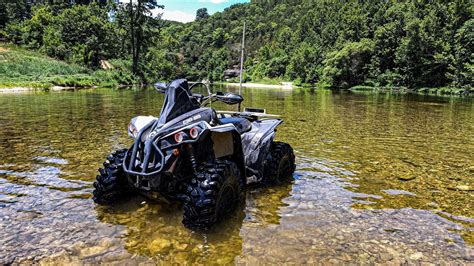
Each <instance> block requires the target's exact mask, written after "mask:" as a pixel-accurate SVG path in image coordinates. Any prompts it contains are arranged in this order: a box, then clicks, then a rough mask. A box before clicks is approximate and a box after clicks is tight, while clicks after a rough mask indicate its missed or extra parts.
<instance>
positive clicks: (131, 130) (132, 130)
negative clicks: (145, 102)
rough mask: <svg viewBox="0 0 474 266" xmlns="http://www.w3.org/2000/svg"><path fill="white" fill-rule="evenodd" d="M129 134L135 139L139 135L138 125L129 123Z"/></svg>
mask: <svg viewBox="0 0 474 266" xmlns="http://www.w3.org/2000/svg"><path fill="white" fill-rule="evenodd" d="M128 135H129V136H130V137H132V138H134V139H136V138H137V136H138V130H137V127H136V126H135V125H134V124H133V123H130V124H128Z"/></svg>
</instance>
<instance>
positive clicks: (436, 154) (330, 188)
mask: <svg viewBox="0 0 474 266" xmlns="http://www.w3.org/2000/svg"><path fill="white" fill-rule="evenodd" d="M243 96H244V98H245V101H244V106H248V107H262V108H266V109H267V112H268V113H275V114H281V115H282V118H283V119H284V120H285V123H284V124H283V125H282V126H281V127H280V128H279V130H278V132H277V139H278V140H282V141H286V142H289V143H290V144H291V145H292V146H293V147H294V149H295V153H296V163H297V167H296V172H295V174H294V178H295V181H294V182H293V183H292V184H288V185H282V186H276V187H275V186H274V187H251V188H249V189H248V190H247V196H246V203H245V206H242V208H241V209H240V210H239V211H237V212H236V213H235V214H234V216H233V217H232V218H230V219H229V220H227V221H225V222H223V223H221V224H220V225H219V226H217V227H216V228H214V230H212V231H211V232H207V233H202V232H193V231H190V230H188V229H186V228H185V227H184V226H183V225H182V224H181V218H182V209H181V206H179V204H168V203H163V202H153V201H148V200H146V199H144V198H142V197H135V198H132V199H130V200H129V201H126V202H124V203H123V204H121V205H118V206H113V207H101V206H97V205H95V204H94V203H93V201H92V200H91V192H92V182H93V180H94V178H95V175H96V170H97V168H98V167H99V166H100V164H101V162H102V161H103V160H104V158H105V156H106V155H107V154H108V153H110V152H111V151H113V150H115V149H118V148H121V147H127V146H128V145H130V144H131V140H130V139H129V138H128V136H127V130H126V128H127V124H128V122H129V120H130V118H132V117H133V116H135V115H148V114H150V115H158V114H159V110H160V107H161V103H162V100H163V95H162V94H159V93H157V92H154V91H153V90H151V89H143V90H110V89H97V90H82V91H75V92H69V91H64V92H50V93H34V92H32V93H22V94H2V95H0V114H1V115H0V263H2V264H3V263H12V262H13V263H14V262H41V263H51V264H54V263H73V264H82V263H96V262H116V263H124V262H133V263H135V262H143V263H156V262H176V263H185V262H188V263H206V264H210V263H212V264H213V263H219V264H223V263H251V264H253V263H283V262H293V263H315V262H319V263H329V264H337V263H344V262H346V263H347V262H350V263H374V262H375V263H386V262H392V263H396V264H398V263H421V262H434V263H443V262H454V263H468V264H470V263H474V246H473V245H474V103H473V100H472V98H437V97H429V96H417V95H393V94H374V93H351V92H331V91H319V90H309V89H296V90H269V89H245V90H244V92H243ZM215 107H219V108H227V109H230V108H232V107H226V106H222V105H217V106H215Z"/></svg>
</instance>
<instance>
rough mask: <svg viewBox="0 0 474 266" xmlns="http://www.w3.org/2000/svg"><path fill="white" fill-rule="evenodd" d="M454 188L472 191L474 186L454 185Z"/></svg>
mask: <svg viewBox="0 0 474 266" xmlns="http://www.w3.org/2000/svg"><path fill="white" fill-rule="evenodd" d="M456 189H457V190H461V191H474V187H470V186H468V185H459V186H456Z"/></svg>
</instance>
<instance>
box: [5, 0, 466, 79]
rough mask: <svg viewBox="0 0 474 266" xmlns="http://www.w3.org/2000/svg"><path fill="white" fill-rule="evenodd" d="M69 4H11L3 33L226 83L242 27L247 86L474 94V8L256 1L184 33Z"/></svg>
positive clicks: (199, 18)
mask: <svg viewBox="0 0 474 266" xmlns="http://www.w3.org/2000/svg"><path fill="white" fill-rule="evenodd" d="M32 2H34V3H35V4H34V5H32V4H31V3H32ZM43 2H47V4H46V3H43ZM66 2H67V3H65V2H64V1H26V0H24V1H12V0H5V1H4V2H2V3H0V15H2V16H0V17H1V19H0V31H1V32H3V34H4V35H5V36H6V37H7V39H8V40H9V41H10V42H13V43H16V44H19V45H23V46H25V47H27V48H30V49H38V50H40V51H42V52H45V53H46V54H48V55H50V56H52V57H55V58H59V59H64V60H66V61H69V62H73V63H76V64H80V65H83V66H86V67H89V68H93V69H94V68H98V67H99V66H100V62H101V60H104V59H105V60H109V61H110V60H114V59H115V60H121V61H127V62H129V63H127V64H125V65H130V67H131V69H130V71H132V72H133V73H134V74H135V75H136V76H138V77H140V79H141V80H144V81H153V80H157V79H173V78H177V77H188V78H190V79H210V80H223V79H224V75H223V73H224V71H225V70H227V69H238V65H239V59H240V42H241V38H242V29H243V28H242V27H243V22H244V21H245V22H246V25H247V35H246V58H245V69H246V73H245V80H247V81H261V80H269V79H273V80H292V81H296V82H297V83H301V84H303V83H304V84H306V83H312V84H315V83H320V84H327V85H330V86H334V87H341V88H345V87H352V86H356V85H363V86H366V85H368V86H382V87H383V86H397V87H400V86H402V87H408V88H421V87H423V88H430V87H442V86H458V87H463V86H465V87H472V85H473V71H474V70H473V69H474V67H473V64H474V63H473V61H474V58H473V52H472V51H473V50H474V49H473V43H474V35H473V28H474V20H473V19H472V14H473V11H474V10H473V9H474V4H473V2H472V1H463V0H451V1H414V0H405V1H398V0H384V1H356V0H350V1H319V0H317V1H313V0H280V1H276V0H253V1H252V2H251V3H247V4H235V5H232V6H231V7H229V8H227V9H225V10H224V11H223V12H217V13H215V14H213V15H212V16H209V14H208V12H207V10H206V9H205V8H203V9H199V10H198V12H197V14H196V20H195V21H194V22H191V23H186V24H182V23H177V22H169V21H162V20H160V18H159V17H152V13H151V10H152V9H155V8H161V7H162V6H159V5H158V4H157V2H156V1H155V0H139V1H124V2H121V4H111V3H108V1H105V0H103V1H87V0H83V1H76V4H74V5H71V4H68V3H69V1H66ZM2 12H3V13H2Z"/></svg>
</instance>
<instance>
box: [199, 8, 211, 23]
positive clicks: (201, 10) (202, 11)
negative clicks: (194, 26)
mask: <svg viewBox="0 0 474 266" xmlns="http://www.w3.org/2000/svg"><path fill="white" fill-rule="evenodd" d="M208 17H209V13H207V8H205V7H203V8H199V9H198V10H197V11H196V20H201V19H206V18H208Z"/></svg>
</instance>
